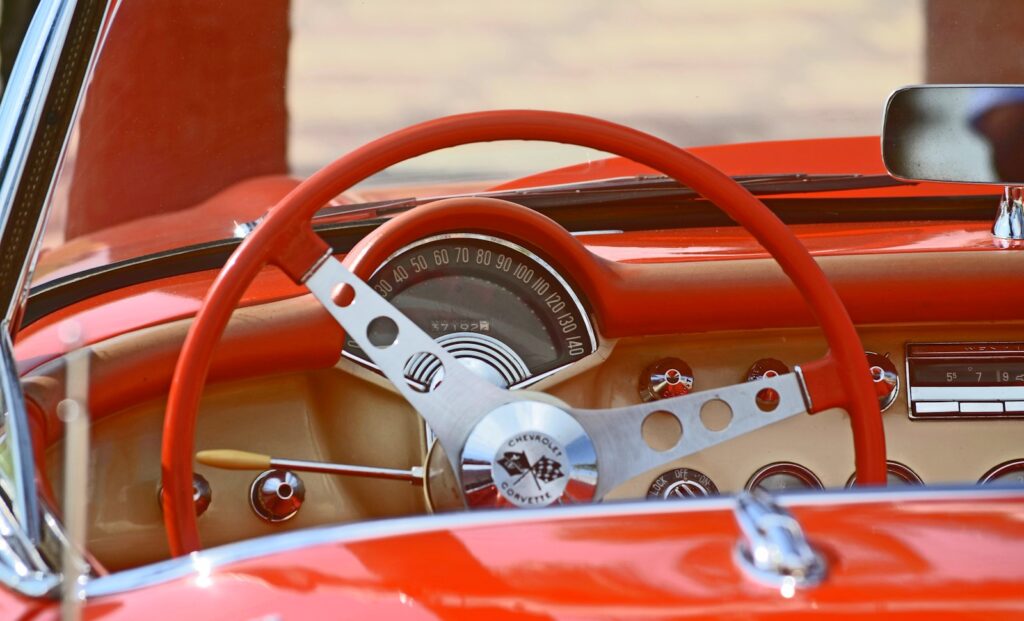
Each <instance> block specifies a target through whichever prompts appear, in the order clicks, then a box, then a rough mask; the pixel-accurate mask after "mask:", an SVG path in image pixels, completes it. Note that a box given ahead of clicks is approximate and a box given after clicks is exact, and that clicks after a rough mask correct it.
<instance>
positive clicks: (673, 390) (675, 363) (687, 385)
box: [640, 358, 693, 401]
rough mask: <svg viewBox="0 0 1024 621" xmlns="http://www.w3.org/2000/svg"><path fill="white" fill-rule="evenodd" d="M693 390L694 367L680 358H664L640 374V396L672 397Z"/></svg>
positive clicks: (653, 397) (646, 397)
mask: <svg viewBox="0 0 1024 621" xmlns="http://www.w3.org/2000/svg"><path fill="white" fill-rule="evenodd" d="M691 390H693V369H691V368H690V365H688V364H686V362H685V361H683V360H680V359H679V358H662V359H661V360H658V361H657V362H655V363H653V364H651V365H650V366H648V367H647V368H646V369H644V371H643V373H641V374H640V398H641V399H643V400H644V401H657V400H659V399H671V398H672V397H679V396H681V395H685V394H689V392H690V391H691Z"/></svg>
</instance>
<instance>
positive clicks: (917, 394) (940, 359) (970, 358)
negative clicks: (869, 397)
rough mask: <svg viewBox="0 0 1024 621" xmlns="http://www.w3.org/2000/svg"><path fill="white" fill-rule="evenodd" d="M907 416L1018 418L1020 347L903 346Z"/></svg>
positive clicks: (1022, 385) (1022, 374) (1023, 393)
mask: <svg viewBox="0 0 1024 621" xmlns="http://www.w3.org/2000/svg"><path fill="white" fill-rule="evenodd" d="M906 354H907V355H906V363H907V386H908V390H907V400H908V411H909V414H910V418H912V419H915V420H932V419H948V418H959V419H963V418H985V419H988V418H1024V343H908V344H907V349H906Z"/></svg>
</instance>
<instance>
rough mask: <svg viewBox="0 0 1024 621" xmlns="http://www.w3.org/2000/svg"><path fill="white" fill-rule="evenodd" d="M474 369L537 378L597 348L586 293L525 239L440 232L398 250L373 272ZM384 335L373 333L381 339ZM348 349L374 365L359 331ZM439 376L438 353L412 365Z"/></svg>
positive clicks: (493, 376) (418, 377)
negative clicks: (578, 290) (572, 285)
mask: <svg viewBox="0 0 1024 621" xmlns="http://www.w3.org/2000/svg"><path fill="white" fill-rule="evenodd" d="M368 283H369V284H370V286H372V287H373V288H374V289H375V290H376V291H377V293H379V294H380V295H381V296H383V297H384V298H385V299H387V300H388V301H389V302H391V304H393V305H394V306H395V308H397V309H398V310H400V311H401V312H402V313H404V314H405V316H406V317H408V318H409V319H410V320H411V321H412V322H413V323H415V324H416V325H417V326H419V327H420V328H422V329H423V330H424V331H425V332H426V333H427V334H429V335H430V336H431V337H433V338H434V339H435V340H436V341H437V342H438V343H440V344H441V346H442V347H444V348H445V349H446V350H448V352H449V353H451V354H452V355H453V356H455V357H456V358H458V359H459V360H460V361H461V362H462V363H463V364H465V365H466V366H467V367H469V368H470V369H471V370H473V371H475V372H477V373H478V374H480V375H482V376H483V377H485V378H487V379H488V380H490V381H492V382H494V383H495V384H498V385H500V386H505V387H510V388H515V387H519V386H524V385H526V384H529V383H532V382H535V381H537V380H538V379H540V378H541V377H544V376H546V375H549V374H551V373H553V372H555V371H557V370H558V369H561V368H563V367H565V366H567V365H569V364H571V363H573V362H575V361H576V360H579V359H581V358H583V357H585V356H587V355H588V354H590V353H592V352H593V351H594V350H595V349H596V348H597V341H596V338H595V337H594V331H593V328H592V326H591V324H590V320H589V317H588V316H587V313H586V310H585V309H584V306H583V303H582V301H581V300H580V298H579V296H577V295H576V294H575V293H574V292H573V290H572V289H571V288H570V286H569V284H568V283H567V282H566V280H565V279H564V278H562V276H561V275H559V274H558V273H557V272H556V271H555V270H554V269H552V267H551V266H550V265H548V264H547V263H546V262H545V261H544V260H543V259H541V258H540V257H538V256H537V255H535V254H534V253H532V252H530V251H529V250H527V249H526V248H523V247H522V246H519V245H518V244H514V243H511V242H509V241H506V240H502V239H497V238H494V237H489V236H484V235H477V234H470V233H463V234H449V235H441V236H436V237H430V238H427V239H424V240H421V241H420V242H417V243H415V244H412V245H411V246H407V247H406V248H403V249H402V250H400V251H398V252H397V253H395V254H394V255H392V256H391V257H390V258H389V259H388V260H387V261H385V262H384V264H383V265H381V266H380V267H379V268H378V269H377V271H376V272H374V274H373V276H371V277H370V279H369V280H368ZM373 336H374V335H372V334H371V335H370V337H371V340H373V338H372V337H373ZM345 354H346V355H347V356H349V357H351V358H354V359H356V360H358V361H359V362H360V363H362V364H364V365H367V366H370V367H372V366H373V365H372V363H370V362H369V360H368V358H367V357H366V355H365V354H364V353H363V352H362V350H361V349H360V348H359V346H358V345H357V344H356V343H355V342H354V341H352V340H351V339H349V340H348V341H347V342H346V344H345ZM405 373H406V376H407V378H408V380H409V381H410V382H411V383H413V384H414V385H416V384H419V385H424V386H426V385H430V384H431V383H433V382H437V381H439V380H440V379H441V378H440V377H439V376H438V365H437V362H436V359H434V358H433V357H428V356H424V357H423V358H422V359H415V358H414V359H413V360H411V361H410V362H409V364H408V365H407V366H406V369H405Z"/></svg>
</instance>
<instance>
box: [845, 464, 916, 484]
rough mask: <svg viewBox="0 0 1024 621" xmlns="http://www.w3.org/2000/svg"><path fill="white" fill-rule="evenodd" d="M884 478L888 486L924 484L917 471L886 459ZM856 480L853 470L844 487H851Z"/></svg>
mask: <svg viewBox="0 0 1024 621" xmlns="http://www.w3.org/2000/svg"><path fill="white" fill-rule="evenodd" d="M885 479H886V484H887V485H888V486H889V487H899V486H901V485H924V481H922V480H921V477H919V476H917V473H916V472H914V471H913V470H911V469H910V467H909V466H904V465H903V464H901V463H900V462H898V461H892V460H890V461H887V462H885ZM856 482H857V473H856V472H854V473H853V474H851V475H850V478H849V479H847V481H846V487H853V485H854V483H856Z"/></svg>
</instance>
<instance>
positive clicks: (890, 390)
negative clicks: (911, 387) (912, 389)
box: [864, 351, 900, 412]
mask: <svg viewBox="0 0 1024 621" xmlns="http://www.w3.org/2000/svg"><path fill="white" fill-rule="evenodd" d="M864 353H865V354H867V357H868V368H869V369H870V370H871V379H872V380H873V381H874V382H875V390H876V392H877V393H878V407H879V408H881V410H882V411H883V412H884V411H886V410H887V409H889V406H891V405H892V404H893V402H895V401H896V397H897V395H899V392H900V374H899V371H897V370H896V365H894V364H893V363H892V360H889V358H887V357H886V356H883V355H881V354H876V353H875V352H873V351H867V352H864Z"/></svg>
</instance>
